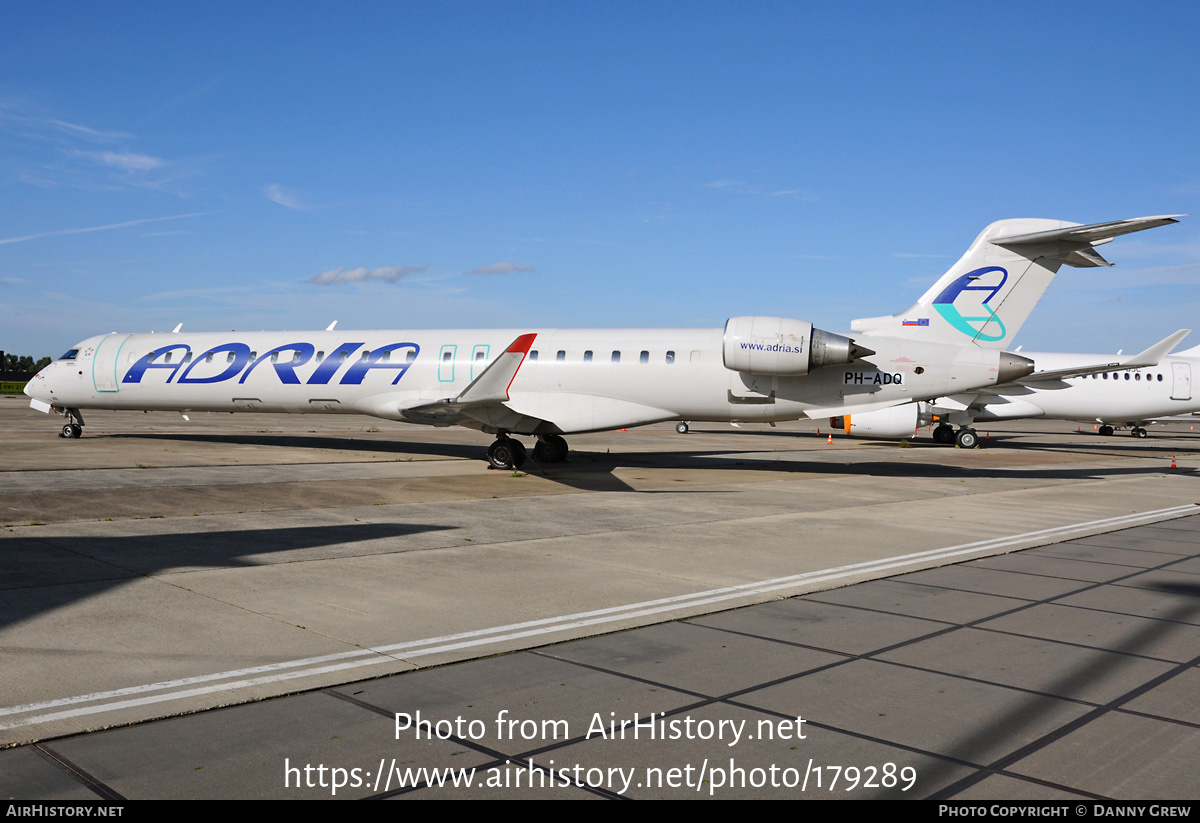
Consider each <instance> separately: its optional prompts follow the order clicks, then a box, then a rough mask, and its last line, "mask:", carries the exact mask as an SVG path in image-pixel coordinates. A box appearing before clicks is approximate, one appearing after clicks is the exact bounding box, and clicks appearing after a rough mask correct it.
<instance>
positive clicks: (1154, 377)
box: [1092, 372, 1163, 383]
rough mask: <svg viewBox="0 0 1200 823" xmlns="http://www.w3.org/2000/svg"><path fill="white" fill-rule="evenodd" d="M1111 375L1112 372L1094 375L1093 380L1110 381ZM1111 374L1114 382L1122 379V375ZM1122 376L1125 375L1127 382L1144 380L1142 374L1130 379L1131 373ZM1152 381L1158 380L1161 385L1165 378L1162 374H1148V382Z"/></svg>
mask: <svg viewBox="0 0 1200 823" xmlns="http://www.w3.org/2000/svg"><path fill="white" fill-rule="evenodd" d="M1109 374H1110V372H1104V374H1093V375H1092V379H1093V380H1108V379H1110V378H1109ZM1111 374H1112V378H1111V379H1113V380H1120V379H1121V375H1120V374H1117V373H1115V372H1112V373H1111ZM1122 374H1124V375H1125V379H1126V380H1141V379H1142V375H1141V372H1134V373H1133V376H1132V377H1130V373H1129V372H1122ZM1152 380H1157V381H1158V382H1159V383H1161V382H1162V381H1163V376H1162V375H1161V374H1157V373H1156V374H1147V375H1146V382H1147V383H1149V382H1150V381H1152Z"/></svg>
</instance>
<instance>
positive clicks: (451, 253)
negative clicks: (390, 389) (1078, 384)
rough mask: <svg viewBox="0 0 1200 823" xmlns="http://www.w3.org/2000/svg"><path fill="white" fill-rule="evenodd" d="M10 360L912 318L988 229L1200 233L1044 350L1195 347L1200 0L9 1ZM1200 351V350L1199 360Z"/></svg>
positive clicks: (1070, 323)
mask: <svg viewBox="0 0 1200 823" xmlns="http://www.w3.org/2000/svg"><path fill="white" fill-rule="evenodd" d="M0 22H2V25H0V306H3V311H2V313H0V318H2V319H0V349H3V350H5V351H8V352H12V353H16V354H29V355H33V356H35V357H36V356H42V355H48V354H49V355H57V354H59V353H60V351H61V350H63V349H65V348H66V347H67V346H68V345H69V344H71V343H73V342H75V341H76V340H78V339H81V338H83V337H85V336H88V335H91V334H94V333H100V332H108V331H117V330H119V331H150V330H160V331H161V330H169V329H171V328H172V327H174V326H175V325H176V324H177V323H180V322H182V323H183V324H184V328H185V329H190V330H193V331H200V330H224V329H239V330H258V329H285V328H286V329H293V330H294V329H302V328H323V327H325V326H326V325H328V324H329V322H330V321H332V320H335V319H336V320H338V321H339V328H438V327H506V328H521V329H526V328H528V329H536V328H538V327H546V326H568V327H569V326H622V327H630V326H713V327H715V326H720V325H722V324H723V323H724V322H725V319H726V318H727V317H729V316H731V315H739V314H777V315H784V316H789V317H796V318H800V319H805V320H811V321H813V322H815V323H816V324H817V325H818V326H821V327H823V328H827V329H829V330H843V331H844V330H846V329H848V328H849V324H850V320H852V319H853V318H855V317H869V316H875V315H881V314H891V313H893V312H898V311H901V310H903V309H905V308H907V307H908V306H909V305H910V304H911V303H912V302H913V301H914V300H915V299H916V297H918V296H919V295H920V294H921V293H922V292H923V291H924V290H925V288H926V287H927V286H928V285H929V284H930V283H932V282H933V281H934V280H935V279H936V278H937V277H938V276H939V275H940V274H941V273H942V272H943V271H944V270H945V269H946V268H947V267H948V266H949V265H950V264H951V263H952V262H953V261H954V260H955V259H957V257H958V256H959V255H960V254H961V253H962V252H963V251H964V250H965V249H966V247H967V246H968V245H969V243H970V242H971V240H972V239H973V238H974V237H975V235H976V234H977V233H978V232H979V231H980V230H981V229H982V228H983V227H984V226H986V225H987V224H988V223H990V222H992V221H993V220H997V219H1000V218H1005V217H1050V218H1058V219H1065V220H1072V221H1076V222H1083V223H1091V222H1100V221H1104V220H1113V219H1120V218H1125V217H1134V216H1140V215H1148V214H1171V213H1194V214H1196V215H1197V216H1196V217H1193V218H1191V219H1187V220H1185V221H1184V222H1182V223H1180V224H1179V225H1176V226H1169V227H1166V228H1160V229H1155V230H1153V231H1149V232H1146V233H1143V234H1138V235H1134V236H1131V237H1127V238H1121V239H1118V240H1116V241H1114V243H1112V244H1111V245H1110V246H1107V247H1105V249H1104V253H1105V256H1106V257H1108V258H1109V259H1110V260H1112V261H1113V262H1115V263H1116V264H1117V267H1116V268H1113V269H1107V270H1097V269H1071V268H1064V269H1063V270H1062V271H1061V272H1060V273H1059V276H1058V278H1057V280H1056V281H1055V283H1054V285H1053V286H1052V287H1051V289H1050V291H1049V292H1048V293H1047V296H1046V298H1045V299H1044V300H1043V302H1042V304H1041V305H1040V306H1039V307H1038V309H1037V310H1036V311H1035V312H1034V314H1033V316H1032V317H1031V318H1030V320H1029V322H1028V323H1027V325H1026V327H1025V329H1024V330H1023V331H1022V333H1021V335H1020V336H1019V337H1018V341H1017V342H1018V343H1020V344H1023V346H1024V347H1025V348H1026V349H1033V350H1038V349H1041V350H1063V351H1113V350H1115V349H1118V348H1124V349H1125V350H1126V351H1129V350H1134V349H1140V348H1142V347H1144V346H1146V345H1149V344H1150V343H1151V342H1153V341H1155V340H1157V339H1159V338H1161V337H1164V336H1166V334H1168V333H1169V332H1171V331H1174V330H1175V329H1177V328H1191V327H1196V328H1197V334H1196V337H1197V338H1200V151H1198V149H1197V145H1198V144H1197V138H1198V135H1200V128H1198V125H1200V122H1198V121H1200V100H1198V99H1197V98H1198V94H1197V92H1196V89H1197V88H1200V59H1198V58H1197V57H1196V48H1195V44H1196V35H1195V33H1196V31H1197V30H1200V5H1197V4H1195V3H1157V4H1146V5H1143V6H1141V7H1138V8H1134V7H1132V6H1130V5H1129V4H1124V3H1095V2H1089V3H1072V2H1059V3H1027V4H1026V3H1006V4H1001V5H999V6H997V5H984V4H967V3H962V4H936V3H866V4H818V3H801V2H791V3H771V2H757V3H716V2H686V3H685V2H678V3H677V2H640V3H624V2H605V3H599V2H596V3H573V2H554V3H538V2H500V1H499V0H496V1H494V2H480V3H476V2H453V1H451V2H439V3H433V2H426V3H400V2H392V3H378V4H376V3H365V2H362V3H348V4H335V3H322V4H316V3H250V4H245V3H236V4H235V3H229V4H221V3H206V4H194V5H192V6H184V5H182V4H149V3H145V4H142V3H113V4H97V3H55V2H39V3H8V4H4V5H3V6H2V7H0ZM1195 344H1200V339H1189V340H1188V341H1186V342H1185V344H1184V345H1185V346H1190V345H1195Z"/></svg>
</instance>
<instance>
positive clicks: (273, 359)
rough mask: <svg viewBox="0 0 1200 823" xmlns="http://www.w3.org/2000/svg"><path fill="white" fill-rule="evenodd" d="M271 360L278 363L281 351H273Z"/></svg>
mask: <svg viewBox="0 0 1200 823" xmlns="http://www.w3.org/2000/svg"><path fill="white" fill-rule="evenodd" d="M271 362H272V363H278V362H279V352H277V351H273V352H271Z"/></svg>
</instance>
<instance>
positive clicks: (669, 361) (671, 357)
mask: <svg viewBox="0 0 1200 823" xmlns="http://www.w3.org/2000/svg"><path fill="white" fill-rule="evenodd" d="M674 362H675V352H673V351H669V352H667V365H668V366H669V365H671V364H672V363H674Z"/></svg>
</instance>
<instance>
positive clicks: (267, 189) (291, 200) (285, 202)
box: [262, 183, 308, 211]
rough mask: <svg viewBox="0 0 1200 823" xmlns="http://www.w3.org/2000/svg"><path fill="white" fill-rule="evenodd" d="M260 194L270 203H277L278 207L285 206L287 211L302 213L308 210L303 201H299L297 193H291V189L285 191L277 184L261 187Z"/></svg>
mask: <svg viewBox="0 0 1200 823" xmlns="http://www.w3.org/2000/svg"><path fill="white" fill-rule="evenodd" d="M262 193H263V196H264V197H266V198H267V199H268V200H270V201H271V202H272V203H278V204H279V205H281V206H286V207H287V208H289V209H296V210H297V211H304V210H305V209H307V208H308V206H307V205H305V203H304V200H303V199H301V197H300V193H299V192H296V191H293V190H292V189H285V188H284V187H283V186H280V185H279V184H278V183H271V184H269V185H266V186H263V188H262Z"/></svg>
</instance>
